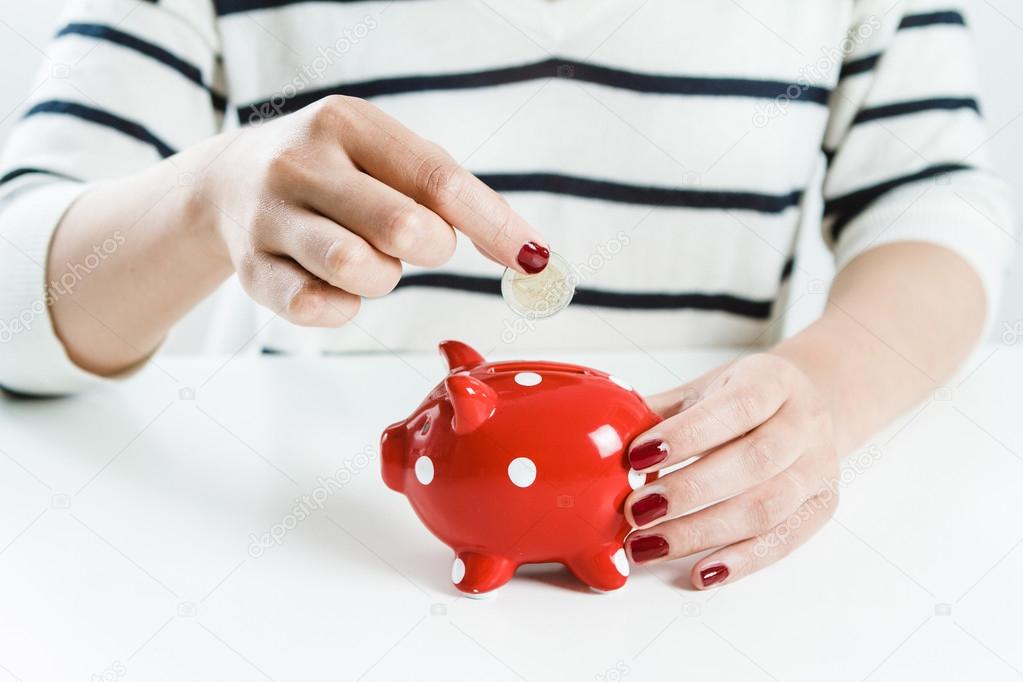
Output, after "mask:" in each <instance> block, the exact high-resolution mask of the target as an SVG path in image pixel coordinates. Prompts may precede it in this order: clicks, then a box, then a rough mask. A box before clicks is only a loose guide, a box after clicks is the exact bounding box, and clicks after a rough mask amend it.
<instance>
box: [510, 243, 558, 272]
mask: <svg viewBox="0 0 1023 682" xmlns="http://www.w3.org/2000/svg"><path fill="white" fill-rule="evenodd" d="M550 259H551V252H550V250H549V249H547V248H546V247H544V246H540V245H539V244H537V243H536V242H526V243H525V244H523V245H522V248H521V249H519V255H518V258H517V259H516V260H518V261H519V265H521V266H522V269H523V270H525V271H526V272H528V273H529V274H531V275H535V274H536V273H538V272H542V271H543V269H544V268H546V267H547V261H549V260H550Z"/></svg>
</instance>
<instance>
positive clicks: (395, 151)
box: [341, 100, 550, 274]
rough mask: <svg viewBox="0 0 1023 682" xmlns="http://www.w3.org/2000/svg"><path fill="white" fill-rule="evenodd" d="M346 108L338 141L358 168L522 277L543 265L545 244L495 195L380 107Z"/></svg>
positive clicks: (356, 103) (546, 254)
mask: <svg viewBox="0 0 1023 682" xmlns="http://www.w3.org/2000/svg"><path fill="white" fill-rule="evenodd" d="M351 105H352V106H350V113H351V115H350V116H349V117H348V123H349V124H350V127H349V129H348V131H347V134H343V135H342V140H341V143H342V146H343V147H344V149H345V151H346V152H348V155H349V157H350V158H351V159H352V161H353V162H355V164H356V165H358V166H359V168H361V169H362V170H363V171H365V172H366V173H368V174H370V175H372V176H373V177H375V178H376V179H378V180H380V181H381V182H383V183H386V184H387V185H390V186H391V187H393V188H394V189H396V190H398V191H399V192H401V193H402V194H405V195H406V196H409V197H411V198H412V199H414V200H415V201H416V202H417V203H419V204H422V205H423V206H426V207H427V208H429V209H430V210H432V211H433V212H434V213H436V214H437V215H439V216H440V217H441V218H443V219H444V220H446V221H447V222H448V223H450V224H451V225H452V226H453V227H454V228H455V229H457V230H459V231H460V232H462V233H464V234H465V235H466V236H467V237H469V239H471V240H472V241H473V243H475V244H476V246H477V247H479V248H480V250H481V251H483V252H484V253H485V254H488V255H490V256H492V257H493V258H495V259H496V260H497V261H498V262H500V263H501V264H503V265H505V266H507V267H510V268H513V269H515V270H517V271H519V272H521V273H525V274H535V273H537V272H540V271H542V270H543V269H544V268H545V267H547V262H548V260H549V258H550V250H549V249H548V247H547V245H546V242H545V241H544V239H543V238H542V237H541V236H540V234H539V232H537V231H536V230H535V229H534V228H533V227H532V226H531V225H530V224H529V223H527V222H526V221H525V219H523V218H522V216H520V215H519V214H518V213H516V212H515V211H514V210H513V209H512V208H511V206H509V205H508V202H507V201H505V200H504V198H503V197H501V195H500V194H498V193H497V192H495V191H494V190H492V189H490V188H489V187H488V186H487V185H486V184H485V183H484V182H483V181H482V180H480V179H479V178H477V177H476V176H475V175H473V174H472V173H470V172H468V171H467V170H465V169H464V168H462V167H461V166H460V165H458V163H457V162H456V161H455V160H454V159H453V158H451V156H450V155H449V154H448V153H447V152H445V151H444V150H443V149H441V148H440V147H439V146H437V145H435V144H433V143H432V142H429V141H427V140H424V139H423V138H421V137H419V136H418V135H416V134H415V133H413V132H412V131H411V130H409V129H408V128H406V127H405V126H403V125H402V124H401V123H399V122H398V121H396V120H395V119H393V118H391V117H390V116H388V115H387V114H385V113H384V112H383V111H381V110H380V109H378V108H376V107H374V106H372V105H369V104H367V103H365V102H360V101H358V100H354V101H352V102H351Z"/></svg>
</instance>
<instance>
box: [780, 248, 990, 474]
mask: <svg viewBox="0 0 1023 682" xmlns="http://www.w3.org/2000/svg"><path fill="white" fill-rule="evenodd" d="M984 311H985V298H984V291H983V287H982V285H981V282H980V279H979V278H978V276H977V275H976V273H975V272H974V271H973V269H972V268H971V267H970V266H969V265H968V264H967V263H966V261H964V260H963V259H962V258H961V257H959V256H957V255H955V254H953V253H952V252H950V251H948V250H946V249H944V248H942V247H939V246H934V245H930V244H925V243H918V242H906V243H897V244H890V245H886V246H882V247H879V248H876V249H872V250H870V251H868V252H866V253H864V254H862V255H861V256H859V257H858V258H856V259H855V260H853V261H852V262H851V263H849V265H848V266H847V267H845V268H844V269H843V270H842V271H841V272H840V273H838V275H837V277H836V278H835V282H834V284H833V286H832V289H831V293H830V295H829V298H828V305H827V308H826V310H825V312H824V314H823V315H822V316H821V318H820V319H819V320H818V321H817V322H815V323H814V324H813V325H811V326H810V327H808V328H807V329H806V330H804V331H803V332H801V333H799V334H797V335H796V336H794V337H792V338H791V339H788V340H786V341H783V342H782V343H780V344H779V345H778V346H777V347H776V348H775V349H774V350H773V351H772V352H773V353H776V354H778V355H782V356H783V357H786V358H787V359H789V360H790V361H792V362H793V363H795V364H796V365H797V366H798V367H800V368H801V369H802V370H803V371H804V372H805V373H806V374H807V375H808V376H810V378H811V380H813V382H814V383H815V384H816V385H817V387H818V390H819V391H820V393H821V395H822V396H823V397H824V399H825V401H826V403H827V404H828V405H829V408H830V411H831V413H832V416H833V420H834V424H835V430H836V434H835V437H836V445H837V448H838V451H839V452H840V453H841V454H846V453H848V452H849V451H851V450H852V449H854V448H855V447H857V446H858V445H860V444H861V443H862V442H863V441H864V440H866V439H867V438H869V437H870V435H871V434H873V433H874V432H875V431H877V430H878V429H879V428H881V427H882V426H884V425H885V424H886V423H887V422H889V421H890V420H891V419H893V418H894V417H896V416H898V415H899V414H901V413H902V412H904V411H905V410H907V409H908V408H910V407H911V406H912V405H914V404H916V403H918V402H920V401H921V400H922V399H923V398H924V397H925V396H926V395H928V394H929V393H931V392H932V391H934V390H935V389H937V388H939V387H940V386H941V385H942V383H943V382H944V381H945V380H946V379H947V378H948V377H949V376H950V375H951V374H952V373H953V372H954V371H955V370H956V368H958V367H959V365H960V364H961V363H962V362H963V360H964V358H965V357H966V355H967V354H968V353H969V351H970V349H971V348H972V347H973V345H974V344H975V343H976V341H977V338H978V336H979V334H980V332H981V329H982V327H983V321H984Z"/></svg>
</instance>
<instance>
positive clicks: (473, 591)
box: [451, 552, 517, 597]
mask: <svg viewBox="0 0 1023 682" xmlns="http://www.w3.org/2000/svg"><path fill="white" fill-rule="evenodd" d="M516 568H517V567H516V565H515V564H513V563H512V562H511V561H510V560H508V559H505V558H504V557H500V556H497V555H494V554H480V553H479V552H458V555H457V556H456V557H455V561H454V564H453V565H452V566H451V582H452V583H454V584H455V587H457V588H458V589H459V590H461V591H462V592H464V593H465V594H466V596H469V597H479V596H483V595H485V594H486V593H488V592H492V591H494V590H496V589H497V588H499V587H501V586H502V585H504V584H505V583H506V582H508V581H509V580H511V577H512V576H513V575H514V574H515V569H516Z"/></svg>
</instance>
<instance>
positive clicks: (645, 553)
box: [629, 535, 668, 563]
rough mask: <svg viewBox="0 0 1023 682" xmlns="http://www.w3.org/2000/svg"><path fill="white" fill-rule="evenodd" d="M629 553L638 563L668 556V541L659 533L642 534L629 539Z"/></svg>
mask: <svg viewBox="0 0 1023 682" xmlns="http://www.w3.org/2000/svg"><path fill="white" fill-rule="evenodd" d="M629 553H630V554H632V558H633V560H634V561H638V562H640V563H642V562H644V561H653V560H654V559H660V558H661V557H665V556H668V541H667V540H665V539H664V538H662V537H661V536H660V535H644V536H643V537H640V538H633V539H631V540H629Z"/></svg>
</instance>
